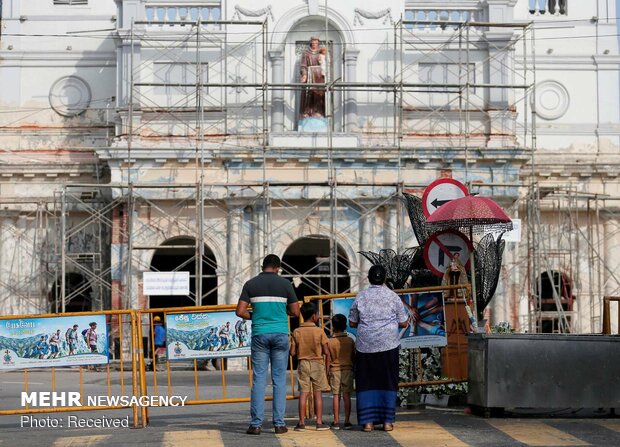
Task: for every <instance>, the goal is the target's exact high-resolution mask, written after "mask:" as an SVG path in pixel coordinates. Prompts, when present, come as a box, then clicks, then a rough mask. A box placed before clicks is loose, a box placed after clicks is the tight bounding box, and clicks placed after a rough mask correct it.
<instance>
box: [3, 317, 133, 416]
mask: <svg viewBox="0 0 620 447" xmlns="http://www.w3.org/2000/svg"><path fill="white" fill-rule="evenodd" d="M102 315H103V316H105V322H106V334H107V335H108V340H107V341H106V343H105V346H106V347H108V349H117V350H118V352H119V354H120V355H119V364H118V369H116V365H114V367H111V365H110V362H109V360H108V362H107V363H106V364H105V370H104V371H103V372H105V379H106V380H105V389H102V390H101V394H98V395H95V394H89V393H87V392H85V379H84V369H85V368H84V367H85V365H78V363H79V361H76V363H75V366H58V367H53V366H52V367H41V368H39V367H37V368H11V369H10V370H9V369H4V368H3V369H2V370H0V371H2V374H4V375H7V376H9V375H10V376H12V375H16V374H15V373H16V372H20V373H23V376H20V377H22V380H15V381H13V380H11V381H10V382H11V383H13V384H15V385H19V384H22V385H23V390H20V391H19V393H18V395H17V396H12V395H6V394H5V393H4V392H3V393H2V398H1V399H0V402H1V404H0V415H25V414H38V413H60V412H76V411H93V410H97V411H99V410H119V409H124V408H131V410H132V417H133V426H134V427H138V406H137V404H136V403H135V402H134V403H133V404H130V405H122V404H118V405H110V404H109V402H110V401H113V402H114V401H116V402H120V400H119V399H112V397H113V396H119V397H120V396H125V397H126V399H124V400H125V401H128V402H131V401H133V399H131V397H132V396H139V389H138V387H139V384H140V382H139V379H140V378H139V375H138V371H139V370H138V368H137V359H136V355H135V353H136V347H137V339H136V336H135V335H136V333H137V325H136V321H137V320H136V315H135V312H134V311H132V310H108V311H101V312H70V313H59V314H38V315H6V316H0V324H6V325H10V324H11V323H10V322H9V321H8V320H19V321H22V322H23V321H26V320H30V321H32V320H33V319H48V318H49V319H54V318H57V317H70V318H74V317H85V316H86V317H91V318H92V317H95V316H102ZM28 324H29V323H27V321H26V323H23V325H24V327H28ZM33 324H34V323H33ZM33 327H34V326H33ZM62 336H63V338H64V336H65V333H63V334H62ZM50 340H51V339H50ZM110 341H111V342H110ZM16 342H18V340H16ZM54 343H55V345H54V346H55V347H56V351H57V352H58V347H57V346H58V344H57V343H56V340H55V341H54ZM63 343H64V344H65V345H69V342H68V341H67V340H64V339H63V340H60V341H59V344H60V346H61V347H63V348H66V346H65V345H63ZM69 346H70V345H69ZM88 347H89V346H88V345H87V348H88ZM26 348H27V347H26ZM26 348H24V347H23V346H21V347H20V349H22V350H23V349H26ZM69 349H70V351H69V355H68V356H62V355H58V354H57V356H56V357H53V359H56V358H58V359H59V360H62V359H63V358H67V357H69V356H71V350H72V348H69ZM53 352H54V351H52V354H53ZM52 354H49V357H48V358H52V357H51V355H52ZM123 354H125V355H123ZM5 355H6V357H4V361H7V360H6V359H7V358H8V357H10V356H9V354H8V350H7V352H6V354H5ZM46 355H48V354H46ZM106 355H107V356H108V358H109V352H107V353H106ZM124 357H125V358H127V357H129V358H130V365H129V368H127V365H126V360H125V359H124ZM42 358H43V359H45V357H42V355H39V356H38V359H42ZM88 369H89V370H90V369H91V366H88ZM95 370H96V371H97V370H98V368H95ZM98 372H101V371H98ZM126 373H130V376H129V377H125V375H126ZM48 374H49V375H48ZM57 375H61V380H59V377H57ZM68 375H72V376H73V377H74V378H75V379H77V380H66V376H68ZM95 377H97V378H98V376H95ZM11 378H13V377H11ZM33 379H35V381H34V382H33ZM59 382H61V383H60V385H59ZM88 385H89V388H93V387H94V385H92V384H88ZM129 387H131V388H130V389H131V391H129ZM60 388H62V391H60ZM3 391H8V392H9V394H10V392H11V391H12V389H8V388H6V387H5V388H3ZM22 391H23V392H25V393H32V392H50V393H60V392H67V393H68V392H71V393H78V392H79V399H80V400H79V403H80V405H79V406H77V405H73V406H49V407H45V408H32V406H31V405H30V404H29V403H28V400H26V401H25V405H23V406H22V405H21V404H22V399H21V393H22ZM128 392H129V393H130V394H128ZM102 395H103V397H105V396H107V399H104V402H108V404H107V405H106V404H103V405H101V399H99V397H101V396H102ZM91 399H93V400H96V401H97V405H85V403H88V402H89V401H91ZM70 403H71V402H70Z"/></svg>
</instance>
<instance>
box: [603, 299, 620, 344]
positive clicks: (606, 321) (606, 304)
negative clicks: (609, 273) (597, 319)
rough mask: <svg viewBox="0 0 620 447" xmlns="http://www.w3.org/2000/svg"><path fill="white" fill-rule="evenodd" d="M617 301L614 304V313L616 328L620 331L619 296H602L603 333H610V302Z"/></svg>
mask: <svg viewBox="0 0 620 447" xmlns="http://www.w3.org/2000/svg"><path fill="white" fill-rule="evenodd" d="M612 301H615V302H616V303H618V305H617V306H616V315H617V317H618V322H617V326H616V328H617V329H616V330H617V331H618V333H620V296H605V297H603V334H605V335H611V302H612Z"/></svg>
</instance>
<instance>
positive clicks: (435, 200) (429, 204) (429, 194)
mask: <svg viewBox="0 0 620 447" xmlns="http://www.w3.org/2000/svg"><path fill="white" fill-rule="evenodd" d="M467 195H469V191H467V188H466V187H465V185H463V184H462V183H461V182H459V181H458V180H454V179H452V178H440V179H438V180H435V181H434V182H433V183H431V184H430V185H428V186H427V187H426V189H425V190H424V193H423V194H422V211H424V215H425V216H426V217H428V216H430V215H431V214H433V212H435V210H437V208H439V207H440V206H441V205H444V204H446V203H448V202H449V201H450V200H454V199H458V198H460V197H465V196H467Z"/></svg>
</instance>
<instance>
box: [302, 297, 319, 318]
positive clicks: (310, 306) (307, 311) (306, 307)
mask: <svg viewBox="0 0 620 447" xmlns="http://www.w3.org/2000/svg"><path fill="white" fill-rule="evenodd" d="M318 311H319V309H318V308H317V307H316V304H314V303H313V302H312V301H310V302H307V303H304V304H303V305H302V306H301V316H302V317H303V318H304V320H309V319H310V318H312V315H314V314H315V313H317V312H318Z"/></svg>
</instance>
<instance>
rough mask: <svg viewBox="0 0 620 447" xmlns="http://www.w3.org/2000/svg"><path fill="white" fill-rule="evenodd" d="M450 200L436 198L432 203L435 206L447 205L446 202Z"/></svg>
mask: <svg viewBox="0 0 620 447" xmlns="http://www.w3.org/2000/svg"><path fill="white" fill-rule="evenodd" d="M449 201H450V200H439V199H435V200H433V201H432V202H431V205H433V206H434V207H435V208H439V207H440V206H441V205H445V204H446V203H448V202H449Z"/></svg>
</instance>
